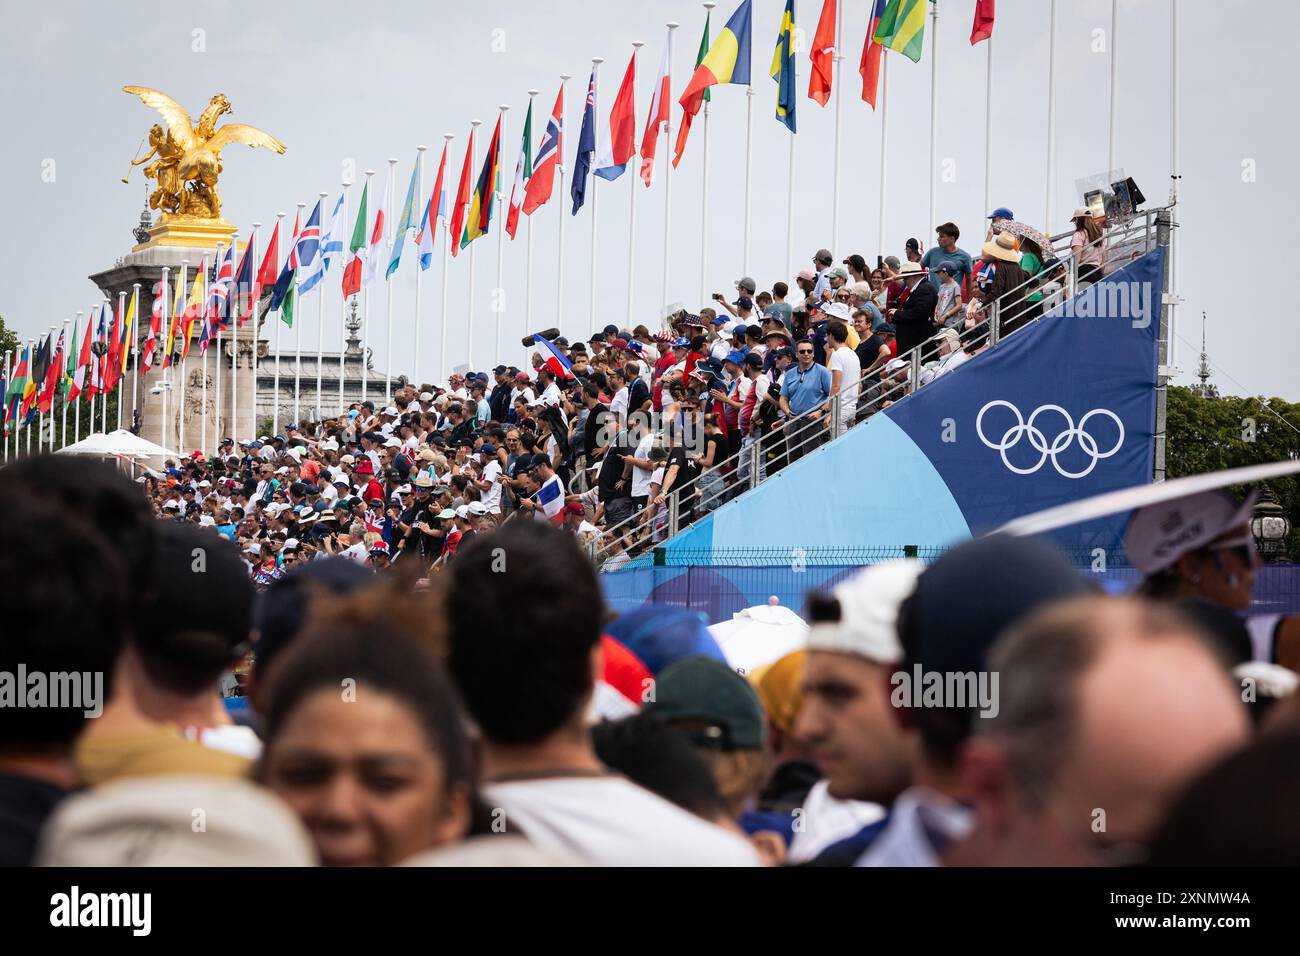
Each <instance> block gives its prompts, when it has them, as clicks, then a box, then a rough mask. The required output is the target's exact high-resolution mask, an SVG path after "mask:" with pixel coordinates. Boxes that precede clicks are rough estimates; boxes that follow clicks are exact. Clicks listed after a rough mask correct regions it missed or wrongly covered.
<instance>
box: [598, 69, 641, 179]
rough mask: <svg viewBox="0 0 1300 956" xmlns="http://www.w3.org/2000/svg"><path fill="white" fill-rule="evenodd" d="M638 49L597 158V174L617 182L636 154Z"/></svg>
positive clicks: (618, 96) (628, 70)
mask: <svg viewBox="0 0 1300 956" xmlns="http://www.w3.org/2000/svg"><path fill="white" fill-rule="evenodd" d="M636 152H637V150H636V50H633V51H632V59H630V60H628V62H627V70H626V71H625V72H624V73H623V82H622V83H621V84H620V85H619V88H618V95H617V96H615V97H614V107H613V109H611V110H610V111H609V138H608V139H607V140H606V141H605V147H604V148H603V149H602V150H601V151H600V155H598V156H597V157H596V175H597V176H599V177H600V178H601V179H604V180H608V181H610V182H613V181H614V180H615V179H618V177H620V176H622V175H623V172H624V170H626V169H627V164H628V163H629V162H631V160H632V157H633V156H635V155H636Z"/></svg>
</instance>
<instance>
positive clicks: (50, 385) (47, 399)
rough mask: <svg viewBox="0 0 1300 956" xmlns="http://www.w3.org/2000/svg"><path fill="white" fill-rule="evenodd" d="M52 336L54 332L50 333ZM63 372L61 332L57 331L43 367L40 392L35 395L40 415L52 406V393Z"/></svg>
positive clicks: (56, 387)
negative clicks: (57, 335)
mask: <svg viewBox="0 0 1300 956" xmlns="http://www.w3.org/2000/svg"><path fill="white" fill-rule="evenodd" d="M50 337H51V338H53V337H54V333H53V332H51V333H50ZM62 373H63V332H62V330H60V332H59V341H58V343H57V344H56V345H55V346H54V349H53V350H52V351H51V352H50V356H49V366H48V367H47V368H46V369H45V378H44V380H43V381H42V382H41V383H40V393H39V394H38V395H37V397H36V407H37V409H38V410H39V411H40V413H41V414H42V415H44V414H46V413H48V412H49V411H50V409H51V408H53V407H54V394H55V391H56V390H57V389H58V387H59V379H60V377H61V376H62Z"/></svg>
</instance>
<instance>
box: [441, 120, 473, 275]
mask: <svg viewBox="0 0 1300 956" xmlns="http://www.w3.org/2000/svg"><path fill="white" fill-rule="evenodd" d="M473 158H474V127H472V126H471V127H470V128H469V142H467V143H466V144H465V162H464V163H462V164H461V167H460V185H458V186H457V187H456V198H455V199H454V200H453V201H452V204H451V221H450V222H449V223H447V238H448V241H449V242H450V243H451V254H452V255H453V256H454V255H455V254H456V253H457V252H459V251H460V234H461V230H462V229H463V228H464V225H465V211H466V210H467V209H468V208H469V177H470V162H471V160H473Z"/></svg>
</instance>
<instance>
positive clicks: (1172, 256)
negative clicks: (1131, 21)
mask: <svg viewBox="0 0 1300 956" xmlns="http://www.w3.org/2000/svg"><path fill="white" fill-rule="evenodd" d="M1178 146H1179V143H1178V2H1177V0H1169V177H1170V178H1169V182H1170V189H1169V193H1170V200H1169V204H1170V205H1171V206H1172V205H1176V204H1177V202H1178V181H1179V179H1181V178H1182V177H1181V175H1180V174H1179V172H1178V170H1179V162H1178ZM1180 244H1181V243H1180V242H1179V238H1178V230H1177V229H1173V230H1170V233H1169V292H1170V302H1169V324H1168V329H1167V330H1166V339H1167V340H1168V343H1169V346H1168V349H1169V355H1168V364H1169V365H1170V366H1171V367H1173V368H1177V367H1178V336H1177V335H1176V334H1175V330H1176V324H1175V319H1176V317H1177V312H1178V260H1179V258H1180V256H1179V248H1178V247H1179V245H1180Z"/></svg>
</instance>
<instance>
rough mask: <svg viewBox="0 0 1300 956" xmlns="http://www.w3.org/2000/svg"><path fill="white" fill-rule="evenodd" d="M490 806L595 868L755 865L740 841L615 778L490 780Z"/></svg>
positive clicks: (545, 844) (544, 844)
mask: <svg viewBox="0 0 1300 956" xmlns="http://www.w3.org/2000/svg"><path fill="white" fill-rule="evenodd" d="M482 792H483V797H484V799H485V800H487V802H488V805H489V806H493V807H500V808H501V809H502V810H504V811H505V815H506V821H507V826H509V824H510V823H516V824H517V825H518V826H519V828H520V829H521V830H523V832H524V833H526V834H528V839H529V840H531V841H532V842H533V843H534V844H535V845H536V846H538V847H541V848H543V849H551V850H560V851H565V852H569V853H573V854H576V855H577V856H579V857H581V858H582V859H583V860H585V861H586V862H588V863H591V864H593V865H594V866H756V865H757V864H758V859H757V855H756V854H755V852H754V850H753V848H752V847H751V846H750V845H749V843H748V842H747V841H746V840H744V839H743V838H741V837H739V836H737V835H735V834H732V833H728V832H727V831H726V830H724V829H722V828H721V827H718V826H714V825H713V824H712V823H708V822H707V821H705V820H702V819H700V818H699V817H697V816H695V814H693V813H689V812H687V811H686V810H683V809H681V808H680V807H678V806H677V805H675V804H672V803H669V802H668V801H667V800H665V799H663V798H662V797H659V796H656V795H655V794H653V793H651V792H650V791H648V790H645V789H642V788H641V787H638V786H637V785H636V784H634V783H632V782H630V781H628V780H626V779H624V778H622V777H617V776H602V777H587V776H575V777H553V778H548V779H541V780H520V781H510V782H505V783H489V784H487V785H486V786H484V787H483V791H482Z"/></svg>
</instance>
